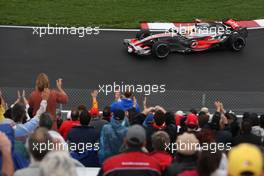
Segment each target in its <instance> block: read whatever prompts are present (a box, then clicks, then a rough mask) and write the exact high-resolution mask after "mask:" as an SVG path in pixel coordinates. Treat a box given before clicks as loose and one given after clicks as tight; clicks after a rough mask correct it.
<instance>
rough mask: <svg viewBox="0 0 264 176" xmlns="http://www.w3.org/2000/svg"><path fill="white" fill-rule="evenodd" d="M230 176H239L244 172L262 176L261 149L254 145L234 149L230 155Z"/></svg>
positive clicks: (242, 145)
mask: <svg viewBox="0 0 264 176" xmlns="http://www.w3.org/2000/svg"><path fill="white" fill-rule="evenodd" d="M228 160H229V162H228V175H230V176H237V175H241V173H243V172H251V173H253V175H254V176H260V175H261V172H262V165H263V157H262V153H261V151H260V149H259V148H258V147H256V146H255V145H252V144H246V143H244V144H240V145H238V146H236V147H233V148H232V149H231V151H230V152H229V155H228Z"/></svg>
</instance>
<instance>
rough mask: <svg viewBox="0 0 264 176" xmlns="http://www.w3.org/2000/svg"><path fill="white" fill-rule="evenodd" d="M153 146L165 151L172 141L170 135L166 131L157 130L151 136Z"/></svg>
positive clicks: (156, 149)
mask: <svg viewBox="0 0 264 176" xmlns="http://www.w3.org/2000/svg"><path fill="white" fill-rule="evenodd" d="M151 141H152V147H153V149H154V150H155V151H165V149H166V144H167V145H168V144H169V143H170V136H169V135H168V133H166V132H165V131H157V132H156V133H154V134H153V135H152V136H151Z"/></svg>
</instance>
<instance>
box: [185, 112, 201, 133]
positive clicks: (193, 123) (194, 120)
mask: <svg viewBox="0 0 264 176" xmlns="http://www.w3.org/2000/svg"><path fill="white" fill-rule="evenodd" d="M198 123H199V122H198V117H197V116H196V115H195V114H193V113H190V114H188V115H187V118H186V121H185V124H186V126H187V129H188V130H189V131H193V130H195V129H197V127H198Z"/></svg>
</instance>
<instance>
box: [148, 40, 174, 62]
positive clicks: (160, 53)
mask: <svg viewBox="0 0 264 176" xmlns="http://www.w3.org/2000/svg"><path fill="white" fill-rule="evenodd" d="M152 54H153V56H155V57H156V58H158V59H166V58H167V57H168V55H169V54H170V47H169V45H168V44H167V43H166V42H164V41H158V42H156V43H154V44H153V46H152Z"/></svg>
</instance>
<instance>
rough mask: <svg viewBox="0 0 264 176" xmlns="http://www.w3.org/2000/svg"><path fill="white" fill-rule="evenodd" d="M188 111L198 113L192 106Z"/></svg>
mask: <svg viewBox="0 0 264 176" xmlns="http://www.w3.org/2000/svg"><path fill="white" fill-rule="evenodd" d="M190 113H192V114H195V115H197V114H198V112H197V110H196V109H194V108H192V109H190Z"/></svg>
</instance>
